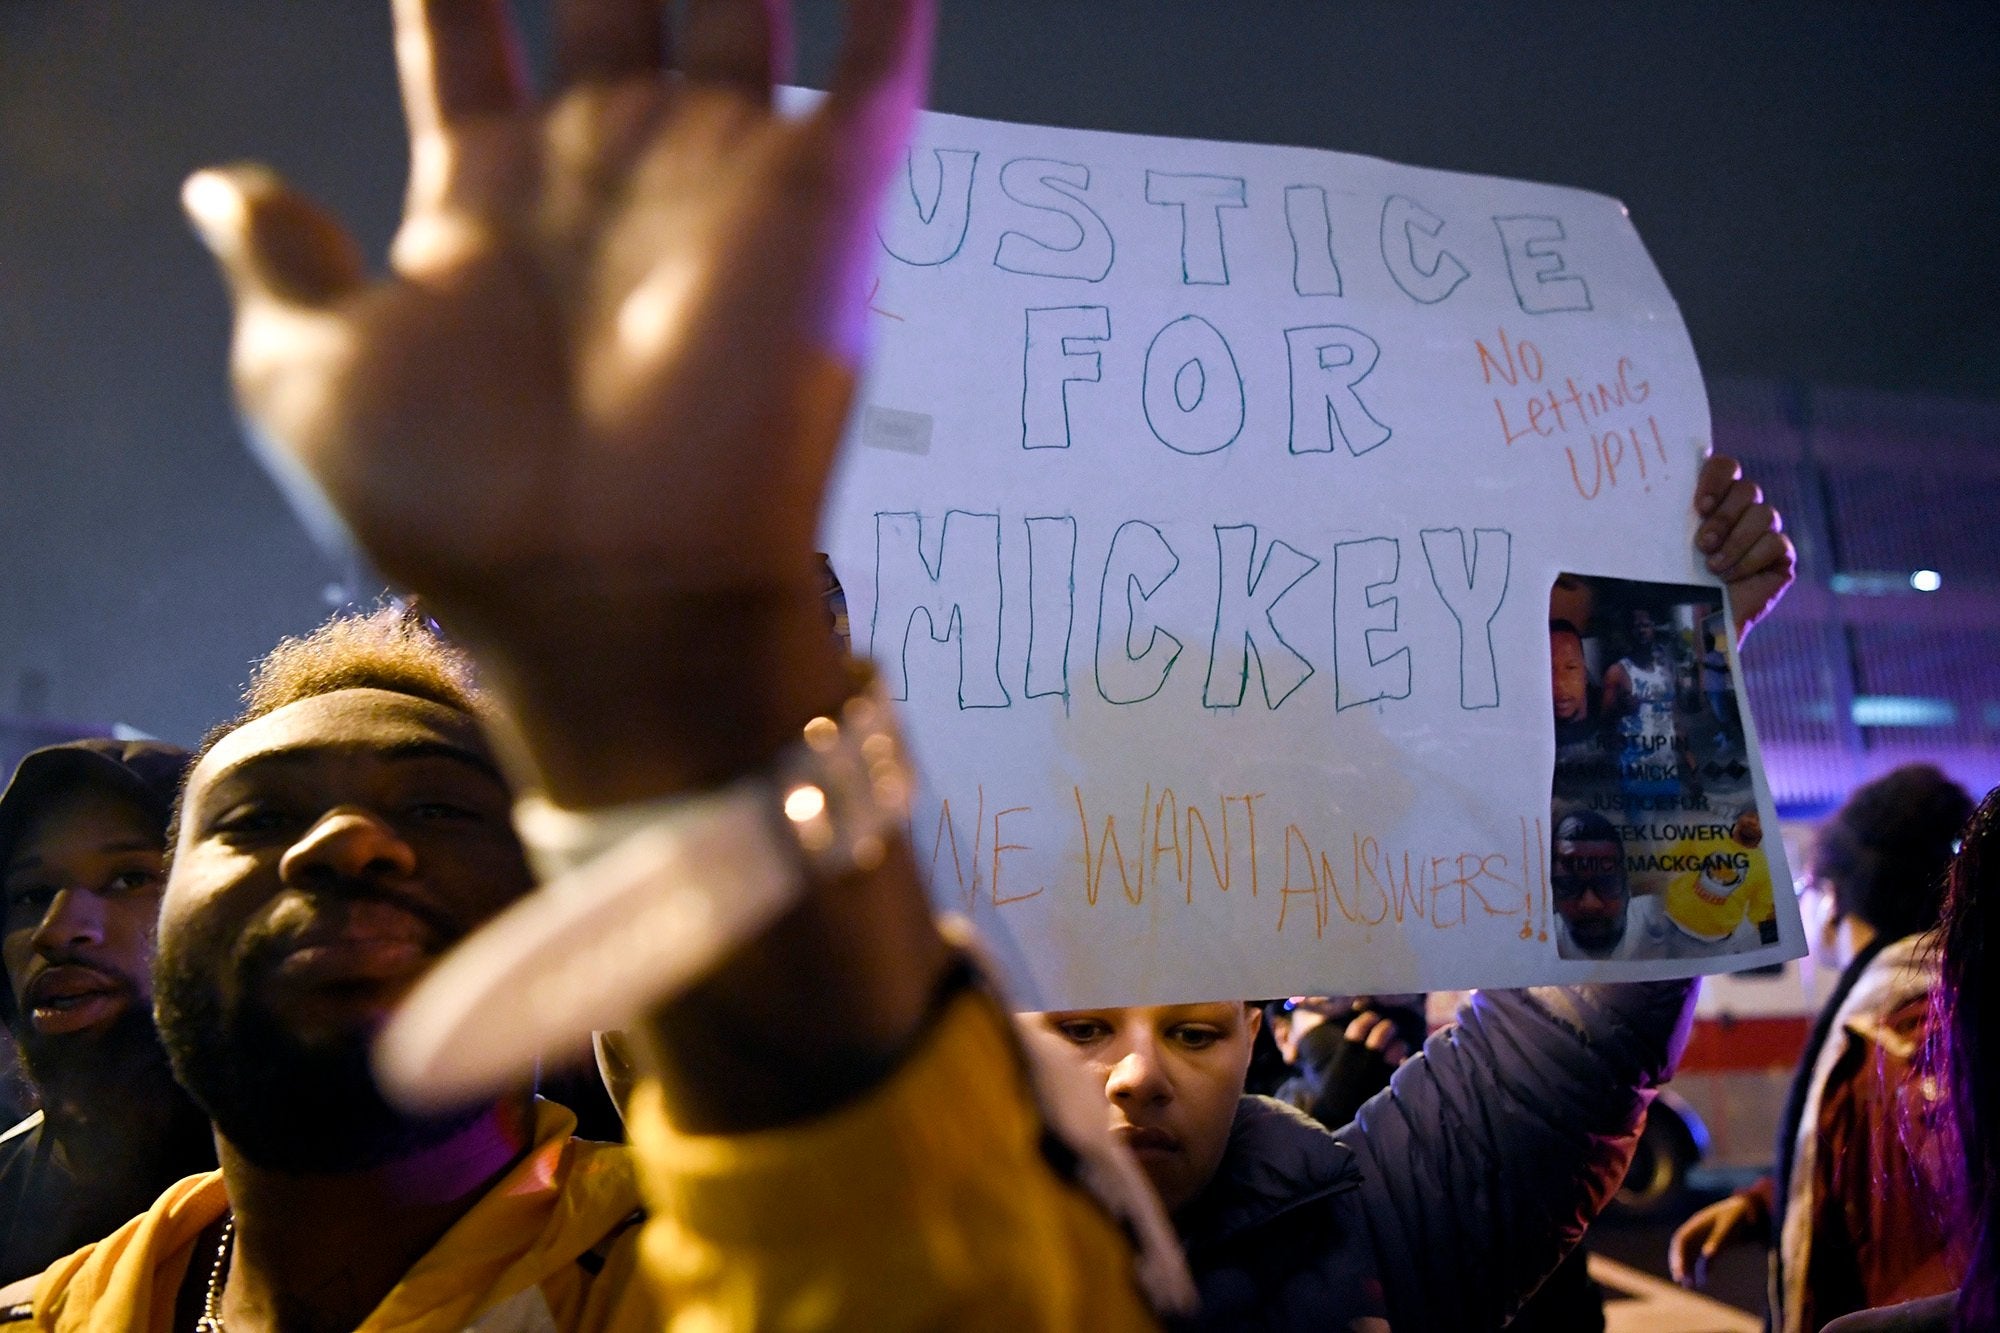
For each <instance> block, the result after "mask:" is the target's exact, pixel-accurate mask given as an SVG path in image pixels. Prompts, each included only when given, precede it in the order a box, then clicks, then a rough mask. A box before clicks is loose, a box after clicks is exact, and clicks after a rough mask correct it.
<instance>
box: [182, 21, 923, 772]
mask: <svg viewBox="0 0 2000 1333" xmlns="http://www.w3.org/2000/svg"><path fill="white" fill-rule="evenodd" d="M667 7H668V6H667V4H666V0H558V7H557V25H556V26H557V34H558V38H557V44H558V51H557V62H556V64H557V74H556V77H555V87H554V88H553V90H552V91H551V92H550V94H549V95H548V96H547V97H546V98H545V99H542V100H537V99H536V98H535V97H533V96H532V95H531V94H530V92H529V90H528V88H527V87H526V86H525V83H524V80H523V77H522V74H521V72H520V65H519V61H518V58H517V53H516V51H515V49H514V39H513V34H512V32H511V30H510V28H509V25H508V22H507V18H506V12H505V11H506V3H505V0H395V4H394V10H395V23H396V49H397V60H398V65H399V68H400V72H401V79H402V86H403V96H404V100H405V104H406V112H407V115H408V120H409V129H410V164H411V165H410V182H409V195H408V199H407V203H406V209H405V215H404V220H403V224H402V227H401V229H400V230H399V232H398V233H397V236H396V240H395V244H394V246H393V247H392V250H391V253H390V272H389V273H388V274H387V276H385V277H382V278H380V279H372V278H370V276H369V275H368V273H367V271H366V268H365V265H364V263H363V261H362V258H361V256H360V255H359V253H358V251H357V249H356V247H355V245H354V244H353V242H352V241H351V240H350V239H349V238H348V237H347V235H346V233H345V232H343V231H342V229H341V228H340V226H339V225H338V223H336V222H335V221H333V220H332V219H330V218H329V217H328V216H327V215H326V214H324V213H323V212H321V211H320V210H319V209H318V208H316V207H315V206H314V205H312V204H311V203H309V202H308V201H306V200H305V199H303V198H302V197H300V196H299V195H297V194H295V193H293V192H291V191H290V190H288V189H287V188H286V187H285V186H284V185H283V184H282V183H281V182H280V181H279V180H278V179H277V178H276V177H275V176H273V175H272V174H271V173H270V172H268V171H266V170H264V169H262V168H256V167H231V168H223V169H218V170H212V171H205V172H202V173H199V174H197V175H196V176H194V177H193V178H191V179H190V180H189V182H188V184H187V187H186V190H185V192H184V193H185V200H186V204H187V207H188V211H189V213H190V214H191V215H192V217H193V218H194V220H195V222H196V225H197V227H198V229H199V231H200V232H201V234H202V236H203V238H204V239H205V240H206V241H207V243H208V245H209V247H210V248H211V249H212V250H213V251H214V252H215V254H216V256H217V258H218V260H219V261H220V263H221V266H222V269H223V272H224V274H225V276H226V277H227V279H228V282H229V286H230V289H231V291H232V293H233V295H234V298H235V303H236V332H235V342H234V348H233V357H232V360H233V368H234V372H235V378H236V383H237V389H238V393H239V396H240V398H241V400H242V402H243V405H244V408H245V410H246V412H247V413H248V415H249V416H250V417H251V419H252V420H253V422H254V423H255V425H256V426H257V427H258V428H259V429H260V430H261V431H262V433H263V434H264V435H265V436H267V437H268V438H269V439H270V440H271V441H272V442H274V443H275V445H276V447H277V448H278V449H279V450H280V451H281V452H283V453H284V454H286V455H288V456H289V457H290V458H291V459H292V460H293V461H295V462H296V463H297V464H298V465H299V466H300V467H301V468H302V469H303V471H304V472H305V473H306V474H307V475H309V476H310V477H311V478H312V479H314V480H315V481H316V482H317V484H318V486H319V488H320V489H321V490H323V492H324V493H325V495H326V497H327V498H328V499H329V500H330V501H331V503H332V505H333V507H334V508H335V509H336V510H337V511H338V512H339V514H340V515H341V516H342V518H343V519H344V520H345V521H346V523H347V525H348V527H349V528H350V529H351V531H352V532H353V533H354V535H355V536H356V537H357V538H358V539H359V540H360V542H361V544H362V545H363V546H364V547H366V549H367V550H368V552H369V553H370V555H371V556H372V557H373V558H374V559H375V561H376V562H377V564H378V565H379V566H380V567H381V568H382V570H383V571H384V572H385V573H387V574H388V575H389V576H390V577H391V578H394V579H396V580H397V581H399V582H400V583H402V584H404V585H406V586H408V587H411V588H413V589H415V590H416V591H418V592H420V593H422V594H424V595H425V597H426V598H427V599H429V600H430V601H431V602H432V603H433V604H434V605H435V606H436V607H437V609H438V610H439V611H440V612H441V613H442V614H443V616H444V617H445V619H446V622H447V624H448V625H449V626H450V627H451V628H452V629H453V630H454V632H456V633H458V634H459V635H461V636H463V637H465V638H466V639H467V640H468V641H469V642H470V643H471V644H472V645H473V646H474V647H475V648H476V649H478V650H479V651H480V652H481V655H482V658H483V659H484V660H485V662H486V664H487V666H488V667H489V669H490V671H491V672H492V678H493V679H494V682H495V683H496V684H497V685H498V686H499V687H500V688H501V691H502V694H503V696H504V697H505V698H506V700H507V702H508V703H509V704H510V706H511V709H512V711H513V713H514V714H515V716H516V719H517V720H518V721H519V722H520V723H521V724H522V726H523V729H524V731H525V732H527V733H528V735H529V738H530V748H531V749H536V748H539V747H537V746H535V744H534V740H535V738H536V737H537V736H538V735H539V736H541V737H543V738H546V739H547V740H549V742H550V743H551V745H555V744H561V745H566V746H569V747H570V748H572V749H573V750H574V751H575V756H576V763H575V764H573V765H569V766H568V767H569V768H570V770H571V771H570V772H569V773H568V774H567V777H568V779H569V780H568V781H565V780H564V779H565V775H564V773H563V772H562V771H560V770H563V769H564V768H565V764H564V763H563V761H562V760H561V759H560V758H559V757H553V756H551V755H550V754H546V753H544V754H541V755H539V756H538V757H539V758H540V759H541V760H542V761H543V762H542V767H543V768H544V775H543V776H544V777H548V778H552V779H553V781H552V782H551V787H552V789H555V788H560V787H567V788H568V789H569V794H570V795H571V796H572V797H574V798H576V799H579V800H583V801H587V802H588V801H596V800H613V799H620V798H629V797H630V796H632V795H634V794H635V793H636V792H637V791H640V790H646V789H653V788H657V787H659V786H660V785H662V783H665V785H668V786H672V785H677V784H678V783H679V782H681V781H684V780H699V779H702V778H704V777H707V778H713V777H714V776H716V772H707V773H703V772H701V771H696V772H681V771H679V770H676V771H674V772H671V773H667V774H660V773H653V774H651V775H650V776H649V777H647V778H646V779H644V780H640V781H635V782H623V783H621V782H617V781H611V782H609V783H606V782H604V781H602V780H600V779H601V775H602V774H603V773H604V771H605V757H604V751H605V749H606V747H607V745H611V744H612V743H613V742H617V743H620V744H622V745H623V746H624V748H627V749H630V750H631V751H633V752H634V753H635V754H636V753H640V752H643V751H646V750H648V749H649V748H650V750H651V751H653V752H657V753H663V754H666V753H672V752H673V751H675V750H676V749H677V748H678V749H681V750H688V749H693V750H701V749H703V748H704V747H706V748H708V749H718V748H719V749H720V750H724V751H728V752H729V753H727V754H716V755H709V756H707V757H706V758H705V759H702V760H699V761H695V762H694V768H695V769H696V770H701V769H703V768H704V766H706V768H707V769H711V770H717V771H722V772H726V770H727V769H729V768H730V767H732V766H734V765H737V764H740V763H741V762H744V760H745V757H746V756H750V757H754V754H755V751H756V750H757V748H758V747H759V746H760V745H763V744H764V743H765V741H766V740H768V739H769V738H770V737H772V736H776V735H778V734H782V733H783V732H785V731H786V730H787V729H788V728H789V727H790V726H793V725H796V724H797V723H798V722H800V721H803V719H804V717H805V716H810V704H811V698H809V697H808V696H815V695H817V696H824V695H825V694H826V693H827V692H828V691H829V690H832V691H833V692H834V697H836V698H837V697H839V688H840V687H839V686H838V685H837V684H833V683H831V677H832V675H833V674H834V673H835V672H836V671H837V667H829V665H828V662H829V661H830V660H831V654H830V653H826V652H821V651H820V649H819V646H818V642H817V641H818V640H823V639H825V637H826V635H825V631H824V626H823V616H822V614H821V613H820V612H819V610H818V605H817V603H818V584H819V574H818V567H817V562H816V561H815V559H814V557H813V554H812V547H813V534H814V531H815V528H816V525H817V521H818V517H819V508H820V502H821V499H822V497H823V493H824V489H825V484H826V478H827V473H828V470H829V469H830V467H831V464H832V459H833V455H834V451H835V446H836V444H837V442H838V439H839V433H840V427H841V424H842V421H843V419H844V417H845V414H846V409H847V405H848V398H849V394H850V391H851V385H852V381H853V369H854V362H855V361H856V359H857V358H858V355H859V351H860V348H859V342H860V338H859V334H858V330H859V328H860V327H861V324H860V321H861V317H862V314H863V311H864V307H865V301H866V284H867V279H868V276H869V273H870V270H871V268H872V261H873V257H874V251H875V247H876V241H875V233H874V225H873V222H874V214H875V209H876V205H877V201H878V199H879V197H880V195H881V192H882V187H883V183H884V181H885V179H886V177H887V173H888V171H889V169H890V168H891V166H892V165H893V164H894V163H895V161H896V160H897V158H898V155H899V153H900V152H901V150H902V148H903V146H904V143H905V141H906V138H907V135H908V133H909V129H910V127H911V124H912V122H913V119H914V116H915V113H916V111H917V109H918V106H919V104H920V102H921V100H922V96H923V92H924V87H925V80H926V73H927V68H928V60H929V49H930V35H931V27H932V0H850V3H849V4H848V20H849V30H848V33H847V37H846V43H845V46H844V49H843V50H842V53H841V56H840V60H839V63H838V66H837V68H836V71H835V74H834V77H833V81H832V87H831V89H830V91H829V92H828V94H827V96H826V98H825V99H824V101H822V102H821V103H820V104H819V105H818V106H817V107H816V108H815V109H814V110H813V111H812V112H811V113H810V114H807V115H804V116H801V117H785V116H781V115H779V114H778V113H777V112H776V111H775V109H774V107H773V105H772V95H773V84H774V81H775V80H776V79H777V78H778V77H779V75H780V73H781V71H782V67H783V65H784V64H785V61H786V51H787V47H788V41H787V31H786V30H787V23H786V18H787V11H788V8H789V6H788V4H787V3H786V0H690V3H689V4H688V5H687V6H686V16H685V21H684V23H683V25H682V31H681V35H680V39H679V42H678V44H677V49H674V50H670V46H673V45H674V44H673V43H671V42H670V41H669V40H668V39H667V38H666V36H665V35H664V34H665V10H666V9H667ZM753 622H754V623H753ZM682 658H703V659H706V662H707V665H706V667H703V666H702V665H701V664H700V663H697V664H696V665H695V667H693V668H690V671H691V672H692V674H691V675H686V674H681V675H677V674H676V673H675V670H674V665H675V663H676V662H677V661H678V660H679V659H682ZM662 664H664V665H662ZM704 672H705V674H704ZM723 695H735V696H740V698H737V699H736V700H735V706H733V707H732V701H731V699H730V698H718V696H723ZM702 696H708V697H706V698H704V697H702ZM647 700H655V701H657V705H658V709H659V712H658V714H657V715H655V716H652V717H646V716H641V715H639V713H638V712H636V711H635V710H636V709H641V708H643V707H644V706H645V701H647ZM822 701H823V700H822ZM801 708H806V709H808V711H806V712H803V713H801V712H800V709H801ZM703 709H706V717H707V721H706V722H704V723H702V725H703V726H705V727H706V728H707V736H706V738H705V739H704V738H703V737H702V736H689V735H680V734H676V733H680V732H684V731H685V730H686V724H687V723H688V716H687V715H688V714H690V713H693V712H700V711H701V710H703ZM793 714H797V716H793ZM600 719H601V721H600ZM594 729H595V731H596V734H593V730H594ZM738 750H741V751H742V753H738V752H737V751H738ZM593 751H594V752H595V753H594V754H593ZM587 754H588V755H592V757H591V758H590V759H589V760H586V759H585V756H586V755H587ZM551 768H553V769H555V770H558V771H556V772H554V773H550V772H549V771H548V770H549V769H551Z"/></svg>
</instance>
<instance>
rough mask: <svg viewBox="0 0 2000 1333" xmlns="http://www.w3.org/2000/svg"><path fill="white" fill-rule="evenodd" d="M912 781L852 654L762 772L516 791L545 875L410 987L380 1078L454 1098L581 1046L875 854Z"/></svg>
mask: <svg viewBox="0 0 2000 1333" xmlns="http://www.w3.org/2000/svg"><path fill="white" fill-rule="evenodd" d="M910 788H911V774H910V768H909V764H908V761H907V759H906V757H905V752H904V748H903V744H902V740H901V737H900V736H899V734H898V732H897V730H896V726H895V718H894V710H893V708H892V706H891V703H890V700H889V699H888V697H887V695H886V693H885V692H884V690H883V689H882V687H881V685H880V683H879V681H878V680H877V679H876V678H875V677H874V675H873V673H872V671H868V670H867V669H866V668H860V669H858V670H857V686H856V689H855V691H854V693H853V694H851V695H850V696H849V698H848V699H847V701H846V702H845V703H844V704H842V705H841V706H840V707H839V708H838V709H836V710H834V712H832V713H830V714H827V715H824V716H820V717H815V718H813V719H812V720H810V721H809V722H807V723H806V724H805V726H804V727H803V728H801V729H800V733H799V736H798V737H797V739H795V740H794V741H792V742H791V743H790V744H788V745H787V746H786V747H785V748H784V749H783V751H781V752H780V754H779V755H778V756H777V758H776V760H775V761H774V762H773V763H772V765H771V766H770V767H769V769H768V770H767V771H765V772H762V773H756V774H752V775H750V776H747V777H744V778H740V779H738V780H737V781H735V782H732V783H730V784H729V785H728V786H725V787H722V788H720V789H718V790H715V791H710V792H703V793H699V794H696V795H692V796H674V797H668V798H665V799H662V800H658V801H640V802H634V803H631V804H628V805H620V806H615V807H612V808H609V809H604V810H593V811H574V810H564V809H561V808H559V807H557V806H554V805H552V804H550V803H549V802H548V801H546V800H545V799H543V798H541V797H539V796H535V795H530V796H526V797H524V798H522V799H521V801H520V802H519V803H518V804H517V805H516V807H515V812H514V819H515V825H516V827H517V829H518V830H519V831H520V834H521V840H522V843H523V844H524V846H525V847H526V848H527V851H528V854H529V857H530V859H531V861H532V862H533V863H534V865H535V867H536V869H537V870H538V871H539V872H540V873H541V874H542V876H543V878H544V880H545V883H544V884H543V885H542V887H541V888H539V889H537V890H536V891H535V892H534V893H532V894H530V895H528V896H527V897H526V898H524V899H522V900H521V901H520V902H518V903H516V904H515V905H514V906H513V907H511V908H509V909H508V910H506V911H505V912H502V913H501V914H500V915H499V916H497V917H495V918H494V919H493V920H492V921H490V922H488V923H487V924H486V925H485V926H483V927H481V928H480V929H479V930H477V931H475V932H474V933H473V934H472V935H470V936H468V937H467V938H466V939H465V940H463V941H462V942H460V943H459V945H458V946H457V947H456V948H454V949H453V950H452V951H451V952H450V953H448V954H447V955H446V956H445V957H444V958H443V959H442V960H440V961H439V963H438V964H437V965H436V966H435V967H433V968H432V969H431V970H430V972H428V973H427V974H426V975H425V976H424V978H423V979H422V980H421V981H420V982H419V983H418V984H417V986H416V987H415V988H414V989H413V990H412V991H411V993H410V995H409V996H408V998H407V999H406V1000H405V1001H404V1003H403V1005H402V1006H401V1008H400V1009H399V1010H398V1011H397V1013H396V1015H395V1016H394V1018H392V1019H391V1021H390V1022H389V1024H388V1026H387V1027H386V1028H384V1030H383V1032H382V1034H381V1036H380V1037H379V1039H378V1040H377V1043H376V1048H375V1066H376V1074H377V1079H378V1081H379V1082H380V1083H381V1085H382V1088H383V1091H384V1092H385V1094H387V1095H389V1096H390V1097H392V1098H393V1099H395V1100H397V1101H399V1102H401V1103H402V1104H404V1105H406V1106H410V1107H412V1108H437V1107H446V1106H456V1105H462V1104H464V1103H465V1102H467V1101H471V1100H475V1099H477V1098H480V1097H484V1096H488V1095H491V1094H493V1093H495V1092H497V1091H499V1090H501V1089H502V1088H505V1087H507V1086H508V1085H510V1084H516V1083H520V1082H522V1081H524V1080H525V1079H526V1078H528V1077H529V1076H531V1074H532V1072H533V1069H534V1065H535V1062H536V1061H537V1060H538V1059H540V1058H542V1057H543V1056H546V1055H549V1054H553V1053H558V1052H569V1051H576V1052H581V1051H582V1050H583V1049H585V1046H586V1044H587V1042H588V1039H589V1036H590V1034H591V1033H592V1032H594V1031H602V1030H607V1029H613V1028H617V1027H620V1026H624V1025H627V1024H629V1023H631V1022H632V1021H634V1020H635V1019H637V1018H639V1017H640V1016H641V1015H642V1014H644V1013H645V1012H646V1011H647V1010H649V1009H651V1008H653V1007H654V1006H656V1005H658V1004H660V1003H661V1002H663V1001H665V1000H667V999H670V998H671V997H673V996H674V995H676V994H678V993H680V992H681V991H683V990H685V989H686V988H687V987H688V986H689V985H691V984H692V983H694V982H695V981H696V980H698V979H699V978H700V977H701V976H703V975H704V974H705V973H707V972H708V971H710V970H711V969H712V968H713V967H714V966H715V965H716V964H718V963H719V962H721V961H722V959H723V958H724V957H726V956H727V955H728V954H730V953H732V952H734V951H735V950H736V949H737V948H739V947H740V946H742V945H743V944H745V943H747V942H748V941H749V940H751V939H753V938H755V937H756V936H757V935H759V934H761V933H762V932H763V931H764V930H765V929H766V928H767V927H769V926H770V925H771V924H772V923H773V922H775V921H776V920H777V919H778V918H779V917H780V916H782V915H783V914H784V912H785V911H786V910H787V909H788V908H790V907H791V906H792V905H793V904H795V903H797V902H798V901H799V900H800V898H801V897H802V896H803V895H804V892H805V889H806V886H807V884H808V883H810V882H814V881H818V882H829V881H837V880H839V879H841V878H842V877H844V876H847V875H851V874H854V873H857V872H863V871H868V870H873V869H875V868H876V867H878V866H880V865H881V864H882V861H883V858H884V857H885V856H886V855H887V852H888V848H889V845H890V840H891V838H892V837H893V836H894V833H895V830H896V829H897V828H898V827H899V826H901V825H903V824H904V823H905V822H906V821H907V820H908V817H909V802H910Z"/></svg>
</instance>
